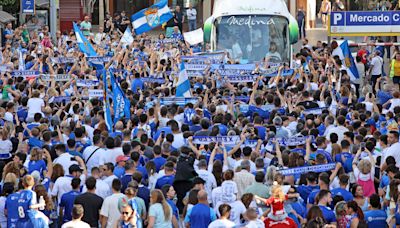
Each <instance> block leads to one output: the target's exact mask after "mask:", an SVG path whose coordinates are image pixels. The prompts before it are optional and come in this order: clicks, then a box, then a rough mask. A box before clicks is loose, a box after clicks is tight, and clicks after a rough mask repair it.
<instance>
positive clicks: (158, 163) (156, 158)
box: [153, 145, 167, 173]
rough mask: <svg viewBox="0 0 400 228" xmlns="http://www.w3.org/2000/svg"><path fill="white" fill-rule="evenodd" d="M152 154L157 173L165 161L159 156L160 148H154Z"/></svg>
mask: <svg viewBox="0 0 400 228" xmlns="http://www.w3.org/2000/svg"><path fill="white" fill-rule="evenodd" d="M153 152H154V159H153V162H154V164H155V165H156V172H157V173H158V172H159V171H160V169H161V167H162V166H163V165H164V164H165V163H166V162H167V159H165V158H163V157H162V156H161V146H159V145H156V146H154V148H153Z"/></svg>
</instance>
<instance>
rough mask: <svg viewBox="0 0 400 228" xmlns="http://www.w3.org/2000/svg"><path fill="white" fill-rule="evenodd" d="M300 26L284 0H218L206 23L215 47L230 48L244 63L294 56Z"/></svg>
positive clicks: (208, 40) (206, 32)
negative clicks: (292, 54)
mask: <svg viewBox="0 0 400 228" xmlns="http://www.w3.org/2000/svg"><path fill="white" fill-rule="evenodd" d="M298 33H299V27H298V25H297V21H296V20H295V18H294V17H293V16H292V15H291V14H290V13H289V11H288V8H287V6H286V3H285V2H284V0H215V2H214V9H213V14H212V15H211V17H210V18H208V19H207V20H206V22H205V23H204V41H205V43H208V44H210V45H211V50H212V51H218V50H227V51H228V52H229V54H230V55H231V58H233V59H236V60H238V61H240V62H241V63H251V62H255V61H260V60H262V59H263V58H264V57H268V58H269V60H270V61H271V62H286V63H289V62H290V60H291V44H294V43H296V42H297V40H298Z"/></svg>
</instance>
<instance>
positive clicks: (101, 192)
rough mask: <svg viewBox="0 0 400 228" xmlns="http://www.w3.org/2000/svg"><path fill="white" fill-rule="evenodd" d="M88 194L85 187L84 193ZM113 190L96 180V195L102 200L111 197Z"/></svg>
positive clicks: (101, 181) (103, 182)
mask: <svg viewBox="0 0 400 228" xmlns="http://www.w3.org/2000/svg"><path fill="white" fill-rule="evenodd" d="M85 192H87V188H86V185H84V186H83V189H82V193H85ZM111 193H112V192H111V188H110V186H108V184H107V183H106V182H105V181H103V180H100V179H96V190H95V194H96V195H98V196H100V197H101V198H103V199H105V198H107V197H108V196H110V195H111Z"/></svg>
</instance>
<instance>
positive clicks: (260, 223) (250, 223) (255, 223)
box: [245, 219, 265, 228]
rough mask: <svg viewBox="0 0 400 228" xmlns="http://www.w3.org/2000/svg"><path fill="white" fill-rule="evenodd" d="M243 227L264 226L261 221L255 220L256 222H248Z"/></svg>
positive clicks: (258, 227) (254, 227) (259, 227)
mask: <svg viewBox="0 0 400 228" xmlns="http://www.w3.org/2000/svg"><path fill="white" fill-rule="evenodd" d="M245 227H246V228H264V227H265V225H264V223H263V221H261V220H260V219H256V220H252V221H250V222H249V223H248V224H247V225H246V226H245Z"/></svg>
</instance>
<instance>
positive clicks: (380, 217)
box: [364, 194, 387, 227]
mask: <svg viewBox="0 0 400 228" xmlns="http://www.w3.org/2000/svg"><path fill="white" fill-rule="evenodd" d="M369 204H370V205H371V208H370V209H369V210H368V211H366V212H364V217H365V221H366V222H367V224H368V227H386V225H387V224H386V219H387V215H386V212H385V211H384V210H381V209H380V208H381V203H380V198H379V196H378V195H377V194H373V195H371V196H370V197H369Z"/></svg>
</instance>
